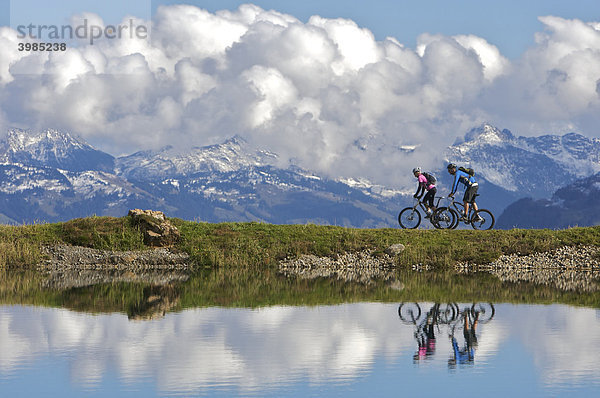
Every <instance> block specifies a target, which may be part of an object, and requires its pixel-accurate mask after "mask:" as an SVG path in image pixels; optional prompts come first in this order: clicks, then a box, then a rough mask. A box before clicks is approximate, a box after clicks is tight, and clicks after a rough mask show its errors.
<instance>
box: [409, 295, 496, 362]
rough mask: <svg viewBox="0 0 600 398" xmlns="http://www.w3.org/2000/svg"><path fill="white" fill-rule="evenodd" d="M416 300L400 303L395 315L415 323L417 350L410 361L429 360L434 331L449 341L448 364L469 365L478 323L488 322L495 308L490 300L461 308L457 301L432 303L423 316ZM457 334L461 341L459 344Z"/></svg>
mask: <svg viewBox="0 0 600 398" xmlns="http://www.w3.org/2000/svg"><path fill="white" fill-rule="evenodd" d="M422 306H423V305H421V304H419V303H401V304H400V306H399V307H398V316H399V317H400V320H402V322H404V323H405V324H409V325H410V324H412V325H414V326H415V332H414V336H415V339H416V340H417V345H418V349H417V352H416V353H415V355H414V356H413V361H414V362H415V363H417V362H418V361H422V360H427V359H431V357H432V356H433V354H434V353H435V349H436V333H437V334H438V335H439V334H440V333H443V332H446V333H447V335H448V337H449V339H450V341H451V342H452V351H453V357H452V358H450V359H449V360H448V366H449V367H451V368H453V367H456V364H457V363H458V364H461V365H464V364H472V363H473V361H474V360H475V350H476V348H477V343H478V342H477V326H478V325H479V324H480V323H488V322H489V321H491V320H492V319H493V318H494V315H495V313H496V309H495V307H494V305H493V304H492V303H474V304H472V305H470V306H464V307H462V309H461V307H460V306H459V304H457V303H445V304H440V303H434V304H433V305H432V306H431V307H430V308H429V310H428V311H427V313H426V314H425V315H424V316H423V317H422V316H421V315H422V313H423V311H422V309H421V307H422ZM444 329H446V330H444ZM460 334H462V337H463V343H462V344H461V345H459V341H458V339H459V338H460V336H459V335H460Z"/></svg>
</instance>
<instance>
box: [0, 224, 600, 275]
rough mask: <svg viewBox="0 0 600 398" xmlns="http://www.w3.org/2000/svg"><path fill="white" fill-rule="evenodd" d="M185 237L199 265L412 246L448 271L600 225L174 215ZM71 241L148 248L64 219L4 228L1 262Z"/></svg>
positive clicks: (269, 262)
mask: <svg viewBox="0 0 600 398" xmlns="http://www.w3.org/2000/svg"><path fill="white" fill-rule="evenodd" d="M171 222H172V223H173V224H174V225H175V226H177V228H179V230H180V232H181V235H182V239H181V242H180V243H179V244H178V245H177V247H176V249H178V250H181V251H184V252H187V253H189V254H190V255H191V256H192V258H193V259H194V261H195V263H196V264H197V265H198V266H199V267H228V266H232V265H236V266H243V267H252V268H256V267H265V266H267V267H268V266H273V265H275V264H276V263H277V261H279V260H280V259H283V258H286V257H296V256H298V255H301V254H315V255H318V256H334V255H336V254H341V253H344V252H352V251H357V250H363V249H372V250H374V251H375V254H376V255H377V254H378V253H382V252H383V250H384V249H385V248H386V247H388V246H389V245H391V244H394V243H402V244H404V245H405V246H406V250H405V251H404V252H403V253H402V254H401V255H400V256H399V258H398V265H400V266H411V265H413V264H418V263H421V264H429V265H432V266H435V267H437V268H448V267H451V266H452V265H454V264H455V263H456V262H457V261H469V262H474V263H480V264H484V263H488V262H490V261H493V260H494V259H496V258H498V257H499V256H500V255H501V254H511V253H521V254H531V253H535V252H543V251H548V250H553V249H556V248H558V247H561V246H565V245H567V246H571V245H578V244H586V245H600V227H584V228H570V229H565V230H520V229H514V230H508V231H504V230H492V231H473V230H454V231H446V230H441V231H440V230H401V229H392V228H388V229H356V228H343V227H334V226H318V225H310V224H309V225H273V224H264V223H256V222H248V223H219V224H212V223H204V222H190V221H183V220H180V219H171ZM56 243H65V244H71V245H80V246H86V247H93V248H98V249H109V250H143V249H145V247H144V244H143V241H142V236H141V233H140V232H139V231H138V230H137V228H136V227H135V226H133V225H132V223H131V220H130V218H129V217H121V218H114V217H89V218H82V219H74V220H71V221H68V222H64V223H55V224H40V225H25V226H16V227H15V226H5V225H3V226H0V267H3V266H7V265H10V266H21V267H27V266H31V265H34V264H36V263H37V262H39V261H40V260H41V259H42V258H43V255H42V252H41V251H40V248H41V246H42V245H45V244H56Z"/></svg>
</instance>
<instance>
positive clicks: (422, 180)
mask: <svg viewBox="0 0 600 398" xmlns="http://www.w3.org/2000/svg"><path fill="white" fill-rule="evenodd" d="M413 174H414V176H415V177H416V178H417V179H418V180H419V186H418V187H417V192H416V193H415V194H414V195H413V196H414V197H415V198H417V199H421V197H422V196H423V194H424V193H425V191H427V193H426V194H425V197H424V198H423V203H425V207H426V208H427V215H426V216H425V218H428V217H429V216H431V214H432V213H433V211H434V210H435V206H434V205H433V199H434V198H435V194H436V192H437V188H436V187H435V185H434V184H431V183H430V182H429V181H427V177H426V176H425V174H423V173H421V168H420V167H415V168H414V169H413Z"/></svg>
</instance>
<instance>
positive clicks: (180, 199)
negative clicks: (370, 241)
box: [0, 124, 600, 227]
mask: <svg viewBox="0 0 600 398" xmlns="http://www.w3.org/2000/svg"><path fill="white" fill-rule="evenodd" d="M28 135H29V136H28ZM400 152H401V151H400ZM446 160H447V161H452V162H454V163H459V164H461V165H462V164H464V165H468V166H471V167H473V168H474V169H475V170H476V177H477V179H478V181H479V182H480V192H481V193H482V196H481V197H480V199H481V203H482V204H483V206H484V207H487V208H490V209H492V210H493V211H494V212H496V214H500V213H501V212H502V211H503V210H504V209H505V208H506V207H507V206H509V205H510V204H511V203H513V202H515V201H516V200H517V199H519V198H522V197H527V196H531V197H533V198H534V199H541V198H544V197H549V196H551V195H552V194H554V192H555V191H556V190H557V189H559V188H560V187H562V186H564V185H566V184H568V182H570V181H573V180H574V179H576V178H577V176H578V175H582V174H585V173H586V170H588V171H589V170H591V171H594V170H599V171H600V140H597V139H589V138H586V137H584V136H581V135H579V134H576V133H569V134H565V135H563V136H557V135H544V136H540V137H518V136H515V135H514V134H513V133H512V132H510V131H509V130H506V129H504V130H499V129H498V128H496V127H494V126H492V125H490V124H483V125H481V126H479V127H476V128H473V129H471V130H470V131H468V132H467V133H466V134H465V135H464V136H463V138H462V139H459V140H457V141H456V142H455V143H454V144H453V145H452V146H450V147H449V148H448V151H447V153H446ZM277 161H278V155H277V154H276V153H273V152H269V151H267V150H264V149H260V148H255V147H253V146H252V145H251V144H249V143H248V142H247V141H246V140H244V139H243V138H242V137H240V136H233V137H231V138H230V139H228V140H226V141H224V142H222V143H220V144H214V145H209V146H204V147H192V148H189V149H185V150H179V149H176V148H174V147H173V146H167V147H163V148H161V149H158V150H146V151H138V152H135V153H133V154H131V155H127V156H121V157H118V158H115V157H113V156H112V155H110V154H107V153H104V152H102V151H100V150H97V149H95V148H93V147H92V146H90V145H89V144H87V143H85V142H84V141H83V140H80V139H77V138H74V137H73V136H71V135H70V134H68V133H61V132H58V131H56V130H52V129H47V130H44V131H42V132H40V133H32V132H29V131H26V130H19V129H13V130H11V131H9V133H8V135H7V139H5V140H4V141H2V142H0V182H1V185H0V222H12V223H19V222H32V221H35V220H46V221H60V220H64V219H67V218H73V217H80V216H86V215H89V214H98V215H115V216H118V215H122V214H125V213H126V212H127V210H128V208H132V207H145V208H157V207H160V208H161V209H162V210H164V211H167V212H168V213H169V214H170V215H171V216H175V217H181V218H186V219H198V218H200V219H203V220H205V221H211V222H218V221H264V222H270V223H280V224H281V223H290V222H293V223H304V222H313V223H321V224H339V225H344V226H353V227H397V221H396V220H395V217H396V215H397V213H398V211H399V210H400V209H401V208H402V207H404V206H406V205H408V204H409V203H411V201H412V197H411V196H412V193H413V192H414V189H413V188H412V184H411V186H410V187H402V188H395V187H386V186H383V185H377V184H374V183H372V182H370V181H369V180H367V179H364V178H362V177H360V176H357V177H353V178H341V177H340V178H337V179H331V178H325V177H323V176H320V175H318V174H317V173H314V172H311V171H308V170H304V169H302V168H300V167H297V166H293V165H292V166H289V167H287V168H286V169H282V168H278V167H277V166H276V164H277ZM565 165H570V166H571V167H567V166H565ZM432 171H434V172H436V171H435V170H432ZM407 173H408V172H407ZM436 174H437V176H438V179H439V182H440V184H441V185H440V186H441V187H442V188H443V187H449V185H450V183H451V181H450V179H451V177H450V176H449V175H448V173H446V171H445V167H444V166H443V165H440V170H438V171H437V172H436ZM441 194H443V192H441V191H440V193H439V194H438V195H441ZM28 209H29V210H28ZM7 220H8V221H7Z"/></svg>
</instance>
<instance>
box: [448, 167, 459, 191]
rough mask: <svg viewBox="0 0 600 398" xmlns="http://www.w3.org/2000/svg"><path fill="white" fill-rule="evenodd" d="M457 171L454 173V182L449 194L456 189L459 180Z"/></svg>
mask: <svg viewBox="0 0 600 398" xmlns="http://www.w3.org/2000/svg"><path fill="white" fill-rule="evenodd" d="M458 173H459V172H458V171H457V172H456V173H455V174H454V182H453V183H452V190H451V191H450V195H454V194H455V193H456V190H457V189H458V182H459V181H460V176H459V175H458Z"/></svg>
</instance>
